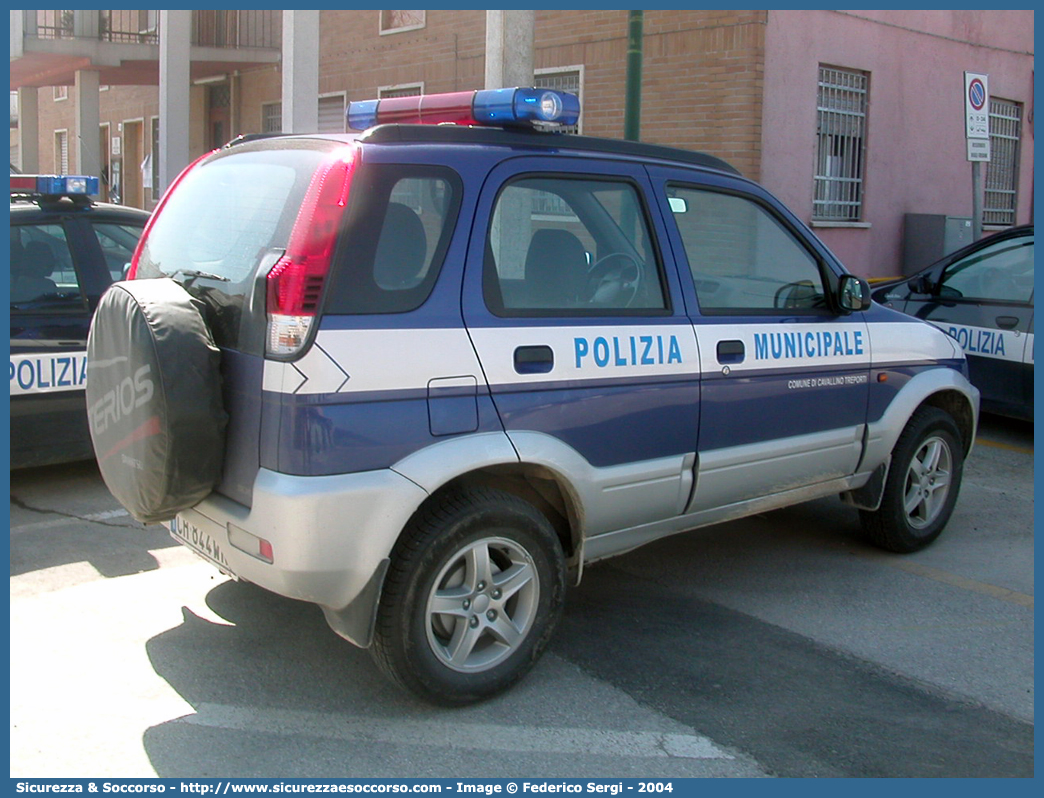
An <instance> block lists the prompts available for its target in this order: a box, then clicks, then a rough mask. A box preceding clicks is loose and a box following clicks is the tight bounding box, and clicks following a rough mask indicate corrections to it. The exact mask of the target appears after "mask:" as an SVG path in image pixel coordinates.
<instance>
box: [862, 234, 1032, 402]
mask: <svg viewBox="0 0 1044 798" xmlns="http://www.w3.org/2000/svg"><path fill="white" fill-rule="evenodd" d="M1033 249H1034V247H1033V225H1020V226H1018V227H1011V228H1008V229H1007V230H1003V231H1001V232H999V233H994V234H993V235H991V236H987V237H986V238H983V239H981V240H979V241H976V242H974V243H972V244H969V245H968V246H966V247H964V248H963V249H960V250H957V251H956V252H952V253H950V254H949V255H946V256H945V257H943V258H941V259H940V260H938V261H937V262H935V263H933V264H932V265H931V266H928V267H926V268H924V269H922V270H921V271H920V272H918V273H917V274H915V275H913V276H912V277H908V278H906V279H904V280H899V281H895V282H889V283H885V284H883V285H881V286H880V287H877V288H875V289H874V292H873V298H874V299H875V300H877V301H878V302H880V303H882V304H884V305H887V306H888V307H894V308H895V309H896V310H901V311H903V312H904V313H909V314H910V315H911V316H916V317H917V318H919V319H924V320H925V321H929V322H931V323H932V324H934V325H936V326H937V327H939V328H940V329H942V330H943V331H944V332H947V333H949V334H950V335H951V336H953V338H954V339H955V340H956V341H957V343H959V344H960V346H961V348H962V349H963V350H964V353H965V355H967V357H968V369H969V372H970V375H971V381H972V384H974V385H975V387H977V388H978V389H979V390H980V391H981V392H982V409H983V410H985V411H989V412H992V413H998V414H1000V415H1005V416H1011V417H1013V418H1019V419H1022V420H1024V421H1032V420H1033V273H1034V272H1033Z"/></svg>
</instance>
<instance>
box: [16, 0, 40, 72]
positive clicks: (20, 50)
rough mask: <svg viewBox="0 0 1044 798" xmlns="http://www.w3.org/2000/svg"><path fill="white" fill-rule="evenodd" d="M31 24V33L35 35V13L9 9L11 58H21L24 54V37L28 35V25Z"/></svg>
mask: <svg viewBox="0 0 1044 798" xmlns="http://www.w3.org/2000/svg"><path fill="white" fill-rule="evenodd" d="M30 25H31V26H32V35H33V36H35V35H36V13H35V12H27V11H15V10H13V9H12V10H11V60H12V61H14V60H15V59H16V58H21V57H22V56H23V55H25V37H26V36H28V35H29V30H28V28H29V26H30Z"/></svg>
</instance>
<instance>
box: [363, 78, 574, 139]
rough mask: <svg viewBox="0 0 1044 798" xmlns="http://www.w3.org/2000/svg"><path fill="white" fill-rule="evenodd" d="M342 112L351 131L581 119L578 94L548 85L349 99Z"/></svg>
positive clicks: (524, 124) (557, 123) (539, 124)
mask: <svg viewBox="0 0 1044 798" xmlns="http://www.w3.org/2000/svg"><path fill="white" fill-rule="evenodd" d="M346 116H347V117H348V127H349V128H351V129H352V130H366V129H367V128H371V127H373V126H374V125H383V124H389V123H393V122H399V123H407V124H428V125H435V124H455V125H486V126H491V127H545V126H549V127H550V126H563V127H564V126H567V125H575V124H576V123H577V120H578V119H579V118H580V98H579V97H577V96H576V95H575V94H570V93H569V92H565V91H555V90H553V89H532V88H514V89H480V90H478V91H455V92H450V93H448V94H418V95H416V96H412V97H385V98H384V99H381V100H362V101H358V102H353V103H349V104H348V112H347V114H346Z"/></svg>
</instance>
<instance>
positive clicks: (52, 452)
mask: <svg viewBox="0 0 1044 798" xmlns="http://www.w3.org/2000/svg"><path fill="white" fill-rule="evenodd" d="M97 193H98V178H97V177H83V176H71V175H65V176H56V175H22V174H18V175H15V174H12V175H11V233H10V235H11V261H10V278H11V353H10V354H11V366H10V384H11V394H10V395H11V465H12V467H14V468H20V467H25V466H38V465H47V464H51V463H58V462H64V461H71V460H82V459H87V458H90V457H92V456H93V449H92V447H91V439H90V434H89V432H88V429H87V412H86V407H85V404H84V384H85V382H86V379H87V355H86V348H87V331H88V329H89V327H90V322H91V315H92V313H93V312H94V309H95V307H96V306H97V304H98V300H99V298H100V297H101V295H102V294H103V293H104V292H105V290H106V289H107V288H108V287H109V285H111V284H112V283H113V282H114V281H116V280H121V279H123V273H124V268H125V266H126V265H127V264H129V263H130V261H131V256H132V255H133V253H134V247H135V246H136V245H137V243H138V238H139V237H140V235H141V231H142V229H143V228H144V226H145V221H146V220H147V219H148V214H147V213H146V212H145V211H141V210H138V209H136V208H125V207H121V206H118V205H108V204H104V203H93V202H91V201H90V196H91V195H92V194H97Z"/></svg>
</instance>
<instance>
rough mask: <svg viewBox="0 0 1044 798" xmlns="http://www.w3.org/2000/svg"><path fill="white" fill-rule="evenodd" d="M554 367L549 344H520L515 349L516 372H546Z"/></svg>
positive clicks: (552, 354) (553, 356) (553, 358)
mask: <svg viewBox="0 0 1044 798" xmlns="http://www.w3.org/2000/svg"><path fill="white" fill-rule="evenodd" d="M554 367H555V353H554V351H552V349H551V347H550V346H520V347H518V348H517V349H516V350H515V373H516V374H547V373H548V372H550V371H551V369H553V368H554Z"/></svg>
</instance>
